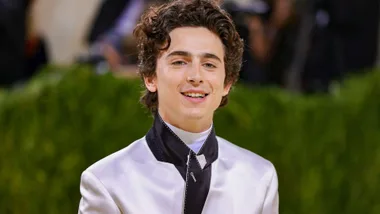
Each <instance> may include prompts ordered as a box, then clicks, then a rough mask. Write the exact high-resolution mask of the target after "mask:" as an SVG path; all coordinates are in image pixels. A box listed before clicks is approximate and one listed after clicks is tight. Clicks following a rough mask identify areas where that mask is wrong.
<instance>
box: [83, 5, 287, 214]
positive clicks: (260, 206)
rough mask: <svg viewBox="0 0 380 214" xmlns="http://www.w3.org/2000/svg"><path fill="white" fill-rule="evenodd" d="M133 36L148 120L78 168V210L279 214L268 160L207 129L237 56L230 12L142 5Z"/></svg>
mask: <svg viewBox="0 0 380 214" xmlns="http://www.w3.org/2000/svg"><path fill="white" fill-rule="evenodd" d="M135 35H136V37H137V40H138V44H139V45H138V47H139V49H140V54H139V60H140V68H139V69H140V74H141V76H142V79H143V80H144V83H145V86H146V89H147V90H146V93H145V94H144V95H143V97H142V99H141V101H142V103H143V104H144V105H145V106H147V107H148V108H149V109H150V110H151V111H152V113H153V114H154V115H155V119H154V123H153V126H152V128H151V129H150V130H149V132H148V133H147V134H146V136H144V137H143V138H141V139H139V140H137V141H135V142H133V143H132V144H131V145H129V146H128V147H126V148H125V149H122V150H120V151H118V152H116V153H114V154H112V155H110V156H108V157H106V158H104V159H102V160H100V161H98V162H97V163H95V164H94V165H92V166H91V167H89V168H88V169H87V170H85V171H84V172H83V174H82V177H81V187H80V190H81V194H82V199H81V202H80V206H79V213H86V214H95V213H107V214H113V213H125V214H179V213H185V214H201V213H203V214H248V213H250V214H253V213H255V214H277V213H278V203H279V202H278V191H277V188H278V184H277V174H276V171H275V168H274V166H273V165H272V164H271V163H270V162H269V161H267V160H265V159H263V158H262V157H260V156H258V155H256V154H254V153H252V152H250V151H247V150H245V149H243V148H240V147H237V146H235V145H234V144H232V143H230V142H228V141H226V140H224V139H222V138H220V137H217V136H216V135H215V129H214V127H213V115H214V111H215V110H216V109H217V108H219V107H221V106H223V105H225V104H226V103H227V96H228V93H229V91H230V88H231V86H232V85H233V84H234V83H235V81H236V80H237V78H238V73H239V70H240V67H241V61H242V60H241V58H242V51H243V43H242V41H241V39H240V37H239V35H238V33H237V32H236V30H235V27H234V25H233V23H232V21H231V19H230V18H229V16H228V15H227V14H226V13H225V12H224V11H223V10H221V9H220V7H219V6H218V5H217V4H216V3H215V2H212V1H206V0H189V1H183V0H178V1H172V2H170V3H167V4H164V5H162V6H160V7H154V8H151V9H149V10H148V11H146V13H145V14H144V15H143V16H142V18H141V21H140V23H139V24H138V25H137V27H136V29H135Z"/></svg>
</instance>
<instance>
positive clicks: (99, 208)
mask: <svg viewBox="0 0 380 214" xmlns="http://www.w3.org/2000/svg"><path fill="white" fill-rule="evenodd" d="M80 192H81V195H82V198H81V200H80V203H79V210H78V214H104V213H107V214H120V210H119V208H118V206H117V205H116V203H115V202H114V200H113V199H112V197H111V195H110V194H109V193H108V191H107V189H106V188H105V187H104V185H103V184H102V183H101V181H99V179H98V178H97V177H96V176H95V175H93V174H92V173H91V172H88V171H84V172H83V173H82V176H81V182H80Z"/></svg>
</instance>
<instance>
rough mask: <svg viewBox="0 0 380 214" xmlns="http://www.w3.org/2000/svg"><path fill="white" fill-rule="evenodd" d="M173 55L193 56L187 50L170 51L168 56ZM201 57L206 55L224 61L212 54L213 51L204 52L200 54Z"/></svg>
mask: <svg viewBox="0 0 380 214" xmlns="http://www.w3.org/2000/svg"><path fill="white" fill-rule="evenodd" d="M172 56H184V57H190V56H191V53H189V52H187V51H173V52H171V53H169V54H168V55H167V56H166V58H169V57H172ZM200 56H201V57H204V58H209V59H216V60H218V61H219V62H222V60H221V59H220V58H219V57H218V56H217V55H215V54H212V53H202V54H200Z"/></svg>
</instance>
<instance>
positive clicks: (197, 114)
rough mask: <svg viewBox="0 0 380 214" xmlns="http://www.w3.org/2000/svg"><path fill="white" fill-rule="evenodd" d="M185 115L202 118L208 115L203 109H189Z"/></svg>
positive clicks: (191, 117)
mask: <svg viewBox="0 0 380 214" xmlns="http://www.w3.org/2000/svg"><path fill="white" fill-rule="evenodd" d="M184 115H185V117H186V118H188V119H201V118H204V117H205V116H206V114H205V112H204V111H202V110H201V109H189V110H187V111H185V112H184Z"/></svg>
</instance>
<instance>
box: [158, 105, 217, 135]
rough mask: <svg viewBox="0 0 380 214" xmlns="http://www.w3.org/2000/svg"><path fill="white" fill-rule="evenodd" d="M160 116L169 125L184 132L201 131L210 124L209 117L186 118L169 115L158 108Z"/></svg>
mask: <svg viewBox="0 0 380 214" xmlns="http://www.w3.org/2000/svg"><path fill="white" fill-rule="evenodd" d="M158 113H159V115H160V117H161V118H162V119H163V120H164V121H165V122H166V123H169V124H170V125H172V126H174V127H177V128H179V129H182V130H183V131H186V132H191V133H201V132H204V131H207V130H208V129H209V128H210V127H211V125H212V117H211V118H188V117H170V116H168V115H167V114H165V113H164V112H161V111H160V110H158Z"/></svg>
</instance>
